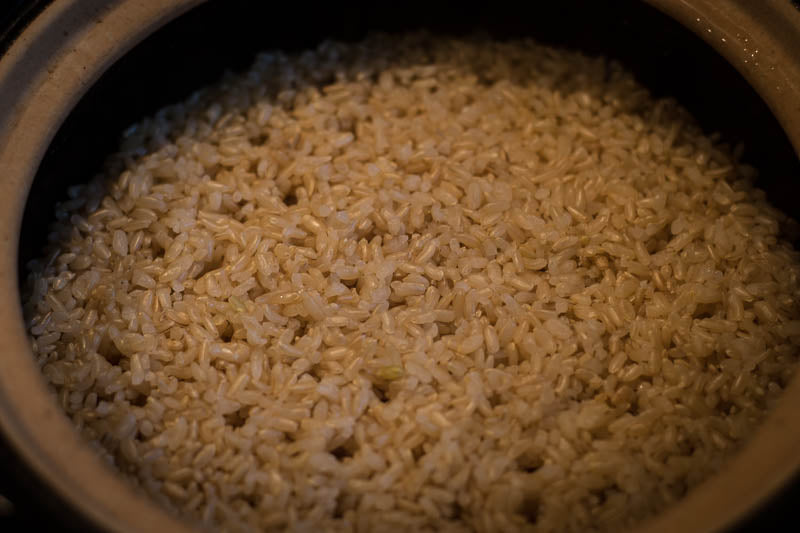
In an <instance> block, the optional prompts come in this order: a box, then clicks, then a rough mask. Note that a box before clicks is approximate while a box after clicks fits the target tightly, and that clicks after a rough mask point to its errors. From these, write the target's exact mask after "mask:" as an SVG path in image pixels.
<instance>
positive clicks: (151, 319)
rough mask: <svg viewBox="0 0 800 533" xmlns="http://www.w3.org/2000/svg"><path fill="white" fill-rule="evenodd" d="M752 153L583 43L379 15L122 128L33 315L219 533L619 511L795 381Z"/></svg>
mask: <svg viewBox="0 0 800 533" xmlns="http://www.w3.org/2000/svg"><path fill="white" fill-rule="evenodd" d="M754 176H755V172H754V170H753V169H752V168H750V167H748V166H746V165H744V164H741V163H740V162H739V161H738V155H737V153H736V152H734V151H732V150H730V149H729V148H728V147H727V146H725V145H722V144H720V143H719V142H718V141H717V140H716V138H715V137H714V136H711V137H709V136H706V135H704V134H703V133H702V131H701V130H700V129H699V128H698V127H697V126H696V125H695V124H694V122H693V121H692V119H691V118H690V117H689V116H688V115H687V113H686V112H685V111H684V110H682V109H681V108H680V107H678V106H677V104H676V103H675V102H673V101H671V100H655V99H653V98H652V97H651V96H650V95H649V94H648V92H647V91H646V90H644V89H643V88H642V87H640V86H639V85H637V83H636V82H635V81H634V80H633V78H632V77H631V75H630V74H628V73H626V72H625V71H624V70H622V69H621V67H619V66H618V65H617V64H615V63H613V62H609V61H607V60H605V59H602V58H589V57H585V56H582V55H580V54H578V53H575V52H568V51H560V50H554V49H551V48H547V47H543V46H539V45H537V44H534V43H532V42H529V41H524V42H513V43H499V42H489V41H481V40H474V39H473V40H440V39H433V38H431V37H429V36H426V35H413V36H406V37H403V38H401V39H394V38H389V37H387V36H381V35H376V36H373V37H371V38H370V39H368V40H367V41H365V42H364V43H361V44H358V45H343V44H337V43H331V42H326V43H324V44H322V45H320V46H319V47H318V48H317V49H316V50H315V51H310V52H306V53H303V54H301V55H299V56H297V57H290V56H287V55H284V54H282V53H278V52H274V53H266V54H262V55H260V56H259V57H258V59H257V60H256V62H255V65H254V66H253V67H252V69H251V70H250V71H249V72H247V73H246V74H244V75H242V76H228V77H227V78H226V79H225V80H224V81H223V82H222V83H221V84H220V85H219V86H217V87H214V88H211V89H207V90H203V91H200V92H198V93H196V94H194V95H193V96H192V97H191V98H189V99H188V100H187V101H186V102H184V103H181V104H178V105H175V106H172V107H168V108H165V109H163V110H161V111H160V112H158V113H157V114H156V115H155V116H153V117H152V118H148V119H146V120H144V121H143V122H141V123H139V124H137V125H135V126H133V127H131V128H130V129H129V130H128V131H127V132H126V133H125V139H124V142H123V145H122V147H121V150H120V152H119V153H118V154H116V155H115V156H114V158H112V161H111V162H110V163H109V165H108V169H107V171H106V173H105V175H104V176H102V177H101V178H99V179H97V180H95V181H93V182H92V183H90V184H88V185H86V186H78V187H74V188H72V189H71V190H70V191H69V199H68V200H67V201H65V202H64V203H63V204H61V206H60V207H59V208H58V211H57V219H58V220H59V224H58V225H57V226H56V227H55V229H54V232H53V234H52V236H51V242H52V245H51V247H50V248H49V250H48V252H47V255H46V257H45V258H44V259H43V260H42V261H41V262H37V263H35V264H34V265H33V267H32V272H33V274H32V275H31V279H30V288H29V298H28V300H27V304H26V311H27V316H28V319H29V327H30V333H31V337H32V345H33V353H34V354H35V356H36V359H37V361H38V363H39V365H40V366H41V369H42V373H43V375H44V376H45V378H46V379H47V381H48V382H49V383H51V384H52V385H53V386H54V388H55V390H56V392H57V394H58V400H59V402H60V403H61V405H62V406H63V408H64V410H65V411H66V413H68V415H69V416H70V417H71V419H72V420H73V421H74V423H75V425H76V426H77V427H78V428H80V430H81V431H82V432H83V433H84V434H85V435H86V437H87V438H88V439H90V440H91V441H92V442H94V443H95V444H96V445H97V448H98V450H100V452H101V453H103V454H104V455H105V457H106V458H107V459H108V461H109V462H112V463H113V464H115V465H116V466H117V467H118V468H119V470H121V471H122V472H124V473H125V474H126V475H127V476H129V477H130V478H131V479H132V480H134V481H135V482H136V483H138V484H139V485H141V486H142V487H143V488H144V489H145V490H146V491H147V492H149V493H150V494H152V495H153V496H154V497H155V498H157V499H158V500H160V501H161V502H162V503H163V504H164V505H166V506H168V507H169V508H172V509H175V510H177V511H179V512H180V513H182V514H184V515H185V516H189V517H194V518H196V519H199V520H201V521H202V522H204V523H206V524H209V525H212V526H215V527H217V528H221V529H226V530H231V531H238V530H251V529H252V530H259V529H282V528H290V529H292V530H297V531H300V530H305V531H321V530H324V531H327V530H341V531H399V530H411V529H413V530H415V531H439V530H443V531H444V530H447V531H471V530H474V531H513V530H518V529H520V530H525V529H531V530H536V531H551V530H571V531H591V530H606V531H616V530H618V529H619V528H620V527H624V526H627V525H629V524H631V523H634V522H637V521H639V520H641V519H642V518H644V517H646V516H649V515H652V514H653V513H655V512H658V511H660V510H662V509H664V508H665V507H666V506H668V505H669V504H671V503H672V502H675V501H676V500H679V499H680V498H682V497H683V496H684V494H686V492H687V490H689V489H690V488H691V487H693V486H695V485H697V484H698V483H699V482H701V481H702V480H703V479H705V478H706V477H708V476H709V475H710V474H712V473H713V472H714V471H716V470H718V469H719V468H720V466H721V465H722V464H723V463H724V461H725V460H726V458H728V457H729V456H730V454H731V453H732V451H734V450H735V449H736V448H737V447H738V446H739V444H740V442H741V441H742V439H743V438H744V437H746V436H747V435H749V434H750V433H751V432H752V431H753V429H754V428H755V427H756V425H757V424H758V422H759V420H761V419H762V417H763V415H764V413H765V411H766V410H767V409H768V408H769V406H770V404H771V403H772V402H773V401H774V399H775V398H776V397H777V396H778V395H779V393H780V391H781V389H782V388H783V387H784V385H785V383H786V382H787V381H788V380H789V379H790V377H791V376H792V374H793V370H794V368H795V362H796V352H797V348H798V343H800V321H798V319H797V318H798V304H797V302H796V295H797V294H798V275H800V263H799V262H798V255H797V254H796V253H795V252H794V251H793V250H792V249H791V247H790V246H789V245H788V244H787V243H786V242H785V241H784V240H782V237H781V235H782V233H781V232H782V231H783V230H784V229H785V227H786V224H787V223H788V222H789V221H788V220H787V219H786V218H785V216H784V215H782V214H781V213H780V212H778V211H777V210H775V209H773V208H772V207H770V206H769V205H768V204H767V203H766V200H765V197H764V194H763V193H762V192H761V191H759V190H757V189H755V188H753V186H752V185H751V181H752V179H753V178H754Z"/></svg>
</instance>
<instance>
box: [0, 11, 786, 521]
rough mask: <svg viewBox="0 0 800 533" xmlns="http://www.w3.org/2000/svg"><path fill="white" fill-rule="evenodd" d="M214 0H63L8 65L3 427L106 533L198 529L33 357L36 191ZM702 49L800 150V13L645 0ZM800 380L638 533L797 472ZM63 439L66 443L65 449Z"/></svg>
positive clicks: (3, 137)
mask: <svg viewBox="0 0 800 533" xmlns="http://www.w3.org/2000/svg"><path fill="white" fill-rule="evenodd" d="M204 1H205V0H173V1H172V2H163V1H161V0H139V1H137V2H130V1H126V0H111V1H108V0H57V1H53V2H52V3H51V4H50V5H48V6H47V7H46V8H45V9H44V11H42V13H41V14H39V15H38V16H37V17H36V18H34V20H33V21H32V22H31V23H30V25H29V26H28V27H27V28H25V30H24V31H23V32H22V34H21V35H20V36H19V38H18V39H17V40H16V41H15V42H14V43H13V44H12V45H11V46H10V47H9V49H8V51H7V52H6V53H5V55H4V56H2V57H1V58H0V168H3V169H4V172H3V175H2V176H0V197H1V198H4V199H5V202H6V206H4V209H2V210H0V293H3V294H7V295H12V294H13V295H15V296H16V298H7V299H6V301H5V302H3V303H2V304H0V324H3V330H2V332H3V335H2V336H0V339H2V340H0V353H2V354H4V355H3V356H4V358H5V369H4V370H5V371H4V372H2V373H0V431H2V433H3V434H4V436H5V437H6V439H7V440H8V442H9V443H10V444H11V445H12V447H13V449H14V451H15V452H16V453H17V454H18V455H19V456H20V457H21V458H22V459H23V460H24V462H25V463H26V465H27V466H28V467H29V468H30V469H31V471H32V472H33V473H34V474H35V475H36V476H38V478H39V479H41V480H43V481H44V482H45V483H46V484H47V486H49V487H51V488H52V489H53V491H54V492H55V493H56V494H57V495H58V496H59V497H60V498H61V499H63V500H64V501H67V502H69V503H70V504H71V505H72V506H73V507H74V508H75V509H76V510H78V511H79V512H80V513H81V514H82V515H83V516H85V517H87V518H88V519H90V520H91V521H92V522H94V523H95V524H97V525H99V526H101V527H103V528H105V529H107V530H109V531H125V532H134V531H137V532H147V531H175V532H188V531H191V526H190V524H188V523H186V522H184V521H182V520H179V519H177V518H176V517H173V516H172V515H170V514H169V513H167V512H166V511H164V510H162V509H161V508H160V506H158V505H155V504H154V503H153V502H152V501H151V500H150V498H148V497H146V496H145V495H143V494H141V493H140V491H137V490H135V489H134V488H133V487H132V486H131V485H130V484H129V483H128V482H127V481H126V480H124V479H123V478H122V476H120V475H119V474H118V473H117V472H115V471H114V470H113V469H112V468H111V467H109V466H108V465H107V464H105V463H103V462H102V461H101V460H100V459H99V457H98V456H97V455H96V454H95V453H94V452H93V451H92V449H91V448H90V447H89V446H87V445H86V443H85V442H84V440H83V439H82V438H81V437H80V436H79V435H78V433H77V432H76V431H75V430H74V428H73V427H72V425H71V422H70V421H69V420H68V419H67V418H66V417H65V416H64V415H63V412H62V411H61V409H60V407H59V406H58V405H57V403H56V401H55V399H54V397H53V394H52V393H51V392H50V391H48V389H47V387H46V386H45V384H44V381H43V380H42V379H41V374H40V371H39V369H38V368H37V367H36V365H35V364H34V361H33V357H32V354H31V351H30V343H29V341H28V338H27V335H26V329H25V326H24V321H23V318H22V312H21V309H20V305H19V302H20V297H19V287H18V284H17V280H18V276H17V253H18V244H19V237H20V229H21V221H22V214H23V209H24V206H25V203H26V200H27V195H28V191H29V188H30V184H31V183H32V181H33V178H34V176H35V174H36V170H37V168H38V165H39V162H40V161H41V159H42V157H43V155H44V153H45V151H46V149H47V147H48V146H49V144H50V142H51V140H52V138H53V136H54V134H55V132H56V131H57V130H58V128H59V127H60V125H61V124H62V122H63V120H64V119H65V118H66V116H67V115H68V113H69V112H70V111H71V110H72V108H73V107H74V106H75V105H76V103H77V102H78V100H79V99H80V98H81V97H82V96H83V95H84V94H85V92H86V91H87V90H88V88H89V87H90V86H91V85H92V84H93V83H94V82H95V81H96V80H97V79H98V78H99V77H100V75H101V74H102V73H103V72H104V71H105V70H106V69H107V68H108V67H109V66H111V64H113V63H114V62H115V61H116V60H117V59H119V58H120V57H122V55H123V54H125V53H126V52H127V51H128V50H130V49H131V48H133V46H135V45H136V44H137V43H139V42H140V41H142V40H143V39H144V38H146V37H147V36H148V35H150V34H151V33H152V32H154V31H155V30H156V29H158V28H159V27H161V26H163V25H164V24H166V23H167V22H169V21H170V20H172V19H174V18H176V17H177V16H179V15H181V14H182V13H184V12H185V11H187V10H189V9H191V8H192V7H194V6H196V5H199V4H201V3H203V2H204ZM646 1H647V2H648V3H650V4H651V5H653V6H655V7H656V8H658V9H660V10H661V11H663V12H664V13H665V14H667V15H668V16H671V17H672V18H675V19H677V20H678V21H679V22H681V23H682V24H683V25H684V26H686V27H688V28H689V29H690V30H692V31H694V32H695V33H697V34H698V35H700V36H701V37H703V39H705V40H706V41H707V42H708V43H709V44H711V46H712V47H713V48H715V49H716V50H717V51H718V52H719V53H721V54H722V55H723V56H725V57H726V59H728V61H729V62H730V63H732V64H733V65H734V67H736V68H737V70H739V71H740V72H741V73H742V74H743V75H744V76H745V78H746V79H747V80H748V81H749V82H750V83H751V85H753V87H755V89H756V90H757V92H758V93H759V95H760V96H761V97H762V98H763V99H764V100H765V101H766V103H767V104H768V105H769V107H770V108H771V109H772V111H773V113H774V114H775V116H776V117H777V118H778V120H779V122H780V123H781V125H782V126H783V128H784V130H785V131H786V133H787V135H788V137H789V139H790V141H791V142H792V144H793V146H794V147H795V150H796V151H797V152H798V153H800V47H795V46H791V43H799V42H800V13H798V12H797V11H796V10H795V9H794V8H793V7H792V6H791V5H790V4H789V3H788V2H787V1H785V0H763V1H762V2H760V3H757V2H748V1H747V0H646ZM797 405H800V379H798V378H797V377H796V378H795V379H794V380H793V381H792V383H791V384H790V385H789V387H788V388H787V389H786V390H785V391H784V393H783V395H782V397H781V399H780V401H779V402H778V405H777V406H776V407H775V409H774V410H773V411H772V412H771V413H770V414H769V415H768V417H767V419H766V421H765V422H764V423H763V424H762V425H761V426H760V428H759V430H758V431H757V433H756V435H755V436H754V437H753V438H752V439H750V440H749V441H748V442H747V444H746V445H745V446H744V447H743V448H742V450H741V451H739V452H738V453H737V454H736V455H735V456H734V457H733V458H732V460H731V461H730V462H729V463H728V465H727V467H726V468H725V469H723V470H722V471H721V472H719V473H718V474H716V475H714V476H713V477H711V478H709V479H708V480H707V481H705V482H704V483H703V484H702V485H701V486H699V487H697V488H695V489H694V490H692V491H691V492H690V493H689V495H688V496H687V497H686V498H685V499H683V500H682V501H681V502H679V503H677V504H676V505H673V506H672V507H670V508H669V509H667V510H666V511H665V512H663V513H661V514H659V515H657V516H656V517H654V518H653V519H651V520H650V521H648V522H645V523H644V524H643V525H642V526H640V528H638V531H641V532H647V533H662V532H664V533H666V532H672V531H676V530H686V531H718V530H720V529H723V528H725V527H727V526H730V525H731V524H733V523H734V522H735V521H737V520H740V519H742V518H743V517H744V516H745V515H746V514H747V513H749V512H752V511H753V510H754V509H755V508H756V507H757V505H759V504H761V503H763V502H764V501H765V500H766V499H767V498H768V497H769V495H771V494H773V493H774V492H775V491H776V490H777V489H778V488H779V487H780V486H782V485H783V484H784V483H785V482H786V481H787V480H788V479H789V478H790V477H791V476H792V475H793V474H795V473H796V472H798V471H800V453H798V452H797V450H798V449H800V426H798V425H797V424H792V422H793V420H794V418H795V416H794V415H795V410H796V406H797ZM54 443H58V445H57V446H54V445H53V444H54Z"/></svg>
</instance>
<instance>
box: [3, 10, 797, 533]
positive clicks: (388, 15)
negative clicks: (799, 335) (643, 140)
mask: <svg viewBox="0 0 800 533" xmlns="http://www.w3.org/2000/svg"><path fill="white" fill-rule="evenodd" d="M787 1H788V0H787ZM48 3H49V2H48V1H46V0H45V1H41V0H4V1H3V0H0V54H2V53H3V51H4V50H5V49H6V48H7V47H8V45H9V44H10V43H11V42H13V39H14V38H15V36H16V35H18V34H19V32H20V31H21V30H22V29H23V28H24V27H25V25H26V24H27V23H28V22H29V21H30V20H32V18H34V17H35V16H36V15H37V14H38V13H39V12H40V11H41V10H42V9H44V8H45V7H46V5H47V4H48ZM527 4H530V5H527ZM416 27H428V28H430V29H432V30H433V31H436V32H442V33H449V34H464V33H469V32H472V31H474V30H475V29H481V30H484V31H488V32H489V33H490V34H492V35H493V36H495V37H497V38H511V37H515V36H534V37H536V38H537V39H538V40H540V41H542V42H545V43H548V44H554V45H558V46H566V47H571V48H578V49H580V50H583V51H585V52H587V53H589V54H592V55H597V54H602V55H608V56H610V57H614V58H617V59H619V60H621V61H622V62H623V63H624V64H625V65H626V66H627V67H628V68H630V69H631V70H633V71H634V73H635V74H636V76H637V77H638V79H639V80H640V81H641V82H642V83H643V84H645V85H646V86H648V87H649V88H650V89H651V91H653V92H654V93H655V94H656V95H657V96H667V95H670V96H674V97H676V98H677V99H678V100H679V101H680V102H681V103H682V104H683V105H684V106H686V107H687V108H689V110H690V111H692V113H694V114H695V116H696V117H697V119H698V120H699V121H700V123H701V125H702V126H703V127H704V129H706V131H707V132H709V133H710V132H713V131H721V132H722V133H723V138H724V139H725V140H727V141H730V142H732V143H736V142H739V141H743V142H744V143H745V146H746V151H745V159H746V160H747V161H748V162H750V163H751V164H754V165H755V166H757V167H758V168H759V169H760V171H761V181H760V183H759V185H760V186H761V187H762V188H764V189H766V190H767V192H768V195H769V197H770V200H771V201H772V202H773V203H774V204H776V205H777V206H779V207H781V208H782V209H784V210H785V211H787V212H789V213H790V214H792V215H793V216H794V217H795V218H800V217H798V215H800V210H799V209H798V206H797V202H796V198H797V197H798V193H800V180H798V179H797V178H798V176H800V164H798V160H797V157H796V155H795V153H794V151H793V150H792V148H791V146H790V144H789V142H788V140H787V139H786V137H785V135H784V134H783V131H782V130H781V128H780V127H779V125H778V124H777V122H776V121H775V119H774V118H773V117H772V115H771V114H770V113H769V110H768V109H767V108H766V106H765V105H764V104H763V102H762V101H761V100H760V99H759V98H758V97H757V95H756V94H755V93H754V92H753V91H752V89H750V87H749V86H748V85H747V83H746V82H745V81H744V80H743V79H742V78H741V77H740V76H739V75H738V74H737V73H736V72H735V71H734V70H733V69H732V68H731V67H730V66H729V65H728V64H727V63H726V62H725V61H724V60H723V59H722V58H720V57H719V56H717V55H716V53H715V52H713V51H712V50H711V49H710V48H708V47H707V46H706V45H705V44H704V43H703V42H702V41H701V40H700V39H699V38H697V37H695V36H694V35H693V34H691V33H690V32H688V31H687V30H685V29H684V28H682V27H681V26H680V25H679V24H677V23H675V22H673V21H671V20H669V19H667V18H666V17H664V16H662V15H661V14H660V13H658V12H657V11H655V10H654V9H652V8H650V7H648V6H646V5H644V4H642V3H641V2H640V1H638V0H614V1H611V2H598V1H591V0H583V1H581V0H567V1H564V0H562V1H559V2H548V3H544V2H528V3H525V5H516V4H512V3H510V2H509V3H506V2H503V1H500V2H491V3H490V2H484V3H481V5H480V6H474V7H473V6H470V7H467V6H466V5H464V4H463V3H444V2H416V1H412V2H402V3H385V5H384V3H379V2H375V3H374V4H363V5H362V4H359V3H348V4H343V3H338V2H328V3H325V4H320V5H314V4H311V5H309V4H300V3H299V2H279V3H273V2H256V1H245V0H224V1H223V0H217V1H212V2H210V3H208V4H206V5H204V6H201V7H200V8H197V9H196V10H194V11H192V12H191V13H189V14H188V15H186V16H184V17H182V18H181V19H179V20H178V21H175V22H173V23H171V24H169V25H168V26H167V27H165V28H164V29H162V30H160V31H159V32H157V33H156V34H155V35H154V36H152V37H151V38H149V39H148V40H146V41H145V42H144V43H142V44H140V45H139V46H138V47H137V48H135V49H134V50H133V51H132V52H131V53H129V54H128V55H127V56H125V57H124V58H123V59H122V60H120V61H119V62H118V63H116V64H115V65H114V66H113V67H112V68H111V69H110V70H109V71H108V72H107V73H106V74H105V75H104V76H103V77H102V78H101V80H100V81H99V82H98V83H97V84H96V85H95V86H94V87H93V88H92V89H91V90H90V91H89V93H87V95H86V96H85V97H84V98H83V99H82V101H81V102H80V104H79V105H78V106H77V107H76V108H75V110H74V111H73V112H72V114H71V115H70V117H69V118H68V119H67V121H66V122H65V123H64V125H63V126H62V127H61V129H60V130H59V132H58V134H57V135H56V138H55V139H54V141H53V143H52V145H51V148H50V150H49V151H48V153H47V155H46V157H45V159H44V160H43V161H42V164H41V167H40V170H39V173H38V175H37V179H36V182H35V183H34V185H33V188H32V192H31V196H32V197H35V198H36V199H37V201H36V203H35V204H33V203H29V204H28V206H27V207H26V215H25V220H24V221H23V235H22V239H21V245H20V267H21V268H20V272H24V264H25V263H26V262H27V260H29V259H31V258H32V257H34V256H35V255H36V254H37V252H38V251H39V250H40V249H41V246H42V244H43V241H44V235H45V230H46V226H47V225H48V224H49V222H50V220H51V218H50V215H51V213H52V212H53V205H54V203H55V201H56V200H57V199H59V198H63V197H64V195H65V190H66V187H67V186H68V185H70V184H73V183H77V182H80V181H86V180H87V179H88V178H89V177H90V176H91V175H92V174H93V173H94V172H96V171H97V170H98V169H99V167H100V165H101V163H102V161H103V158H104V155H105V154H108V153H110V152H112V151H113V150H114V148H115V146H116V144H117V139H118V135H119V132H120V131H122V129H124V128H125V127H126V126H127V125H129V124H130V123H132V122H134V121H136V120H137V119H139V118H140V117H142V116H143V115H146V114H148V113H151V112H153V111H155V110H156V109H158V108H159V107H161V106H163V105H165V104H168V103H172V102H175V101H178V100H181V99H182V98H184V97H186V96H187V95H188V94H189V93H190V92H191V91H192V89H194V88H197V87H200V86H203V85H206V84H208V83H212V82H213V81H215V80H216V79H218V78H219V77H220V76H221V75H222V73H223V72H224V71H225V70H226V69H232V70H242V69H244V68H246V67H247V66H248V65H249V63H250V62H251V60H252V58H253V54H254V53H255V52H256V51H258V50H261V49H268V48H282V49H286V50H300V49H304V48H308V47H310V46H314V45H315V44H317V43H318V42H320V41H321V40H322V39H324V38H337V39H343V40H350V41H353V40H358V39H360V38H362V37H363V36H364V35H365V34H366V32H367V31H368V30H370V29H382V30H387V31H403V30H406V29H410V28H416ZM798 45H799V46H800V43H798ZM0 356H1V355H0ZM798 453H800V451H799V452H798ZM0 494H5V495H6V496H7V497H8V499H9V500H11V501H12V502H13V504H10V505H7V502H4V500H3V499H0V531H4V532H6V531H7V532H15V531H33V530H46V531H59V530H75V531H86V530H87V528H88V525H87V524H85V523H83V522H82V521H81V520H80V519H79V518H78V517H75V516H74V515H72V514H71V513H70V512H69V509H68V508H67V507H66V506H65V505H64V504H63V502H60V501H58V500H57V499H56V498H55V497H54V496H53V495H51V494H49V493H48V492H47V490H46V489H45V488H44V487H43V486H42V485H41V484H39V482H38V481H37V480H36V478H35V477H33V476H31V475H30V474H29V473H28V472H26V470H25V468H24V466H23V465H21V464H20V463H19V461H17V460H16V459H15V457H14V455H13V453H12V452H11V450H9V449H8V447H7V446H3V445H2V440H0ZM796 504H800V483H799V482H795V483H793V484H790V485H789V487H787V488H786V489H785V490H784V491H783V492H782V493H781V494H779V495H778V496H777V497H776V498H775V499H774V500H773V501H771V502H770V503H769V504H767V505H766V506H765V507H763V508H762V509H760V510H759V512H758V513H757V514H756V515H754V516H752V517H750V518H749V519H748V520H746V521H745V522H744V523H743V524H742V525H740V526H739V527H738V528H736V529H735V530H733V533H749V532H756V531H759V532H760V531H783V530H786V531H789V530H796V529H797V525H796V522H795V521H792V522H787V521H785V517H786V516H791V514H789V513H790V511H791V510H793V509H792V507H793V506H795V505H796Z"/></svg>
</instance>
